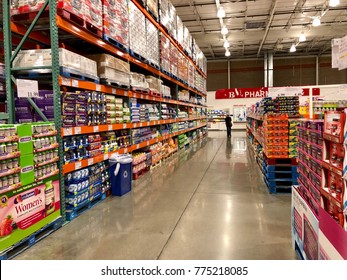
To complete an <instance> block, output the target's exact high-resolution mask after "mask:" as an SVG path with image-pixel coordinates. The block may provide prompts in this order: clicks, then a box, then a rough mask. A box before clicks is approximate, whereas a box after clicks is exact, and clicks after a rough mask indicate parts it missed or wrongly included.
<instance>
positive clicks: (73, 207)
mask: <svg viewBox="0 0 347 280" xmlns="http://www.w3.org/2000/svg"><path fill="white" fill-rule="evenodd" d="M64 180H65V192H66V195H65V203H66V209H67V210H66V217H67V220H69V221H71V220H72V219H74V218H75V217H76V216H78V215H79V213H80V212H82V211H85V210H86V209H88V208H90V207H91V206H92V205H93V202H95V201H97V200H103V199H105V198H106V191H107V190H109V189H110V187H111V184H110V175H109V166H108V163H107V162H101V163H98V164H95V165H92V166H90V167H88V168H84V169H80V170H78V171H75V172H72V173H69V174H68V175H66V176H65V178H64Z"/></svg>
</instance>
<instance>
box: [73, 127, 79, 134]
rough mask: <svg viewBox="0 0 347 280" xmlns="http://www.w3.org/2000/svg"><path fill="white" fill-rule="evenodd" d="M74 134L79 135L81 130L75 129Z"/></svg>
mask: <svg viewBox="0 0 347 280" xmlns="http://www.w3.org/2000/svg"><path fill="white" fill-rule="evenodd" d="M74 134H81V128H80V127H79V126H76V127H75V133H74Z"/></svg>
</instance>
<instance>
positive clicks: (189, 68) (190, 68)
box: [188, 61, 195, 88]
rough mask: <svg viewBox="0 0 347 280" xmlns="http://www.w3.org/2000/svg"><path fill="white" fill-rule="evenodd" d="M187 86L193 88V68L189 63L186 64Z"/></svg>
mask: <svg viewBox="0 0 347 280" xmlns="http://www.w3.org/2000/svg"><path fill="white" fill-rule="evenodd" d="M188 85H189V86H190V87H193V88H194V86H195V67H194V65H193V63H192V62H191V61H189V63H188Z"/></svg>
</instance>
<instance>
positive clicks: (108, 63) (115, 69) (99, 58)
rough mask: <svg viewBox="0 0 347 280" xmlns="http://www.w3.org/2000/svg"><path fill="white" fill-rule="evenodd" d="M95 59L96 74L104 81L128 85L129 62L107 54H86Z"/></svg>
mask: <svg viewBox="0 0 347 280" xmlns="http://www.w3.org/2000/svg"><path fill="white" fill-rule="evenodd" d="M88 57H89V58H91V59H93V60H95V61H96V63H97V65H98V75H99V78H100V80H101V81H102V82H104V83H115V84H118V85H120V86H129V85H130V64H129V62H126V61H124V60H121V59H118V58H115V57H114V56H112V55H109V54H95V55H90V56H88Z"/></svg>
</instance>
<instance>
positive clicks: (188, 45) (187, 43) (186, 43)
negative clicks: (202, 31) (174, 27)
mask: <svg viewBox="0 0 347 280" xmlns="http://www.w3.org/2000/svg"><path fill="white" fill-rule="evenodd" d="M183 30H184V31H183V49H184V50H185V51H186V52H187V54H188V55H189V56H192V36H191V35H190V32H189V30H188V28H187V27H186V26H184V29H183Z"/></svg>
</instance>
